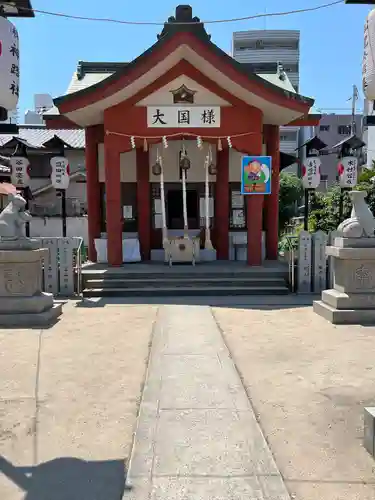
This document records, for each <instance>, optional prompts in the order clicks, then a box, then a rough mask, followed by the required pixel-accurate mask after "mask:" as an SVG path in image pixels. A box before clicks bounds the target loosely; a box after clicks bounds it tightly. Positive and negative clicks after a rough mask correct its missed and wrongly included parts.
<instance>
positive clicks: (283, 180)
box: [279, 172, 303, 233]
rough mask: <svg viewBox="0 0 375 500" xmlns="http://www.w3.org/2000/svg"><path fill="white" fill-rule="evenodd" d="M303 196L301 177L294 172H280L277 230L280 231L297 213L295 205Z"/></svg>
mask: <svg viewBox="0 0 375 500" xmlns="http://www.w3.org/2000/svg"><path fill="white" fill-rule="evenodd" d="M302 196H303V185H302V181H301V179H299V177H297V176H296V175H295V174H288V173H286V172H281V174H280V193H279V230H280V232H281V233H282V232H283V231H284V230H285V226H286V225H287V224H288V222H289V221H290V219H291V218H292V217H294V216H295V215H297V206H298V203H299V202H300V201H301V199H302Z"/></svg>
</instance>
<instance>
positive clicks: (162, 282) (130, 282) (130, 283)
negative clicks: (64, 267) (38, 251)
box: [84, 276, 285, 288]
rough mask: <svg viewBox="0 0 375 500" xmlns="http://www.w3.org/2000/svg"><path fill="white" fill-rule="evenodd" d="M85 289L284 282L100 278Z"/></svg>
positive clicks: (273, 281)
mask: <svg viewBox="0 0 375 500" xmlns="http://www.w3.org/2000/svg"><path fill="white" fill-rule="evenodd" d="M84 286H85V288H149V287H150V286H152V287H155V288H163V287H167V288H168V287H176V288H181V287H191V286H193V287H197V288H198V287H223V288H224V287H228V288H238V287H247V286H261V287H280V286H285V280H284V279H282V278H256V277H237V276H236V277H230V278H222V277H221V276H220V277H217V278H213V277H210V278H201V277H194V276H191V277H187V276H184V277H183V278H178V277H177V278H176V277H170V276H168V277H163V278H155V277H150V278H148V279H144V278H140V279H138V278H137V279H134V278H133V279H127V278H109V279H108V278H107V277H104V278H101V279H99V278H98V279H85V280H84Z"/></svg>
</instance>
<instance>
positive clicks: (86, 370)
mask: <svg viewBox="0 0 375 500" xmlns="http://www.w3.org/2000/svg"><path fill="white" fill-rule="evenodd" d="M156 312H157V307H155V306H129V307H126V306H122V307H115V308H97V309H92V308H82V307H81V308H79V307H74V304H68V305H66V306H64V314H63V316H62V319H61V321H60V322H59V323H57V324H56V325H55V326H53V327H52V328H51V329H49V330H0V499H1V500H21V499H22V500H119V499H121V496H122V492H123V485H124V468H125V463H124V462H125V461H126V459H127V458H128V456H129V454H130V449H131V443H132V434H133V431H134V427H135V422H136V415H137V403H138V401H139V398H140V394H141V388H142V384H143V381H144V375H145V368H146V364H145V362H146V360H147V357H148V351H149V341H150V335H151V330H152V325H153V323H154V320H155V316H156Z"/></svg>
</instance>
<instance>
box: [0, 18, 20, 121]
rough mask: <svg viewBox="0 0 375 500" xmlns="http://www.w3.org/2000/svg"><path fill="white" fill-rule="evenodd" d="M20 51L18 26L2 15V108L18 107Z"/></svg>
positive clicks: (0, 59)
mask: <svg viewBox="0 0 375 500" xmlns="http://www.w3.org/2000/svg"><path fill="white" fill-rule="evenodd" d="M19 58H20V53H19V47H18V32H17V29H16V27H15V26H14V25H13V24H12V23H11V22H10V21H8V19H6V18H5V17H1V16H0V108H3V109H5V110H7V111H12V110H13V109H15V108H16V107H17V104H18V96H19V78H20V65H19V64H20V61H19Z"/></svg>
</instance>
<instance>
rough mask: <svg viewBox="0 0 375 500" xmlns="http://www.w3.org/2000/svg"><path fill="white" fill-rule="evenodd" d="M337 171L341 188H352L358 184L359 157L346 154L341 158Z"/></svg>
mask: <svg viewBox="0 0 375 500" xmlns="http://www.w3.org/2000/svg"><path fill="white" fill-rule="evenodd" d="M337 173H338V176H339V185H340V187H341V188H352V187H354V186H355V185H356V184H357V177H358V159H357V158H356V157H355V156H344V157H343V158H340V160H339V163H338V166H337Z"/></svg>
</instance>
